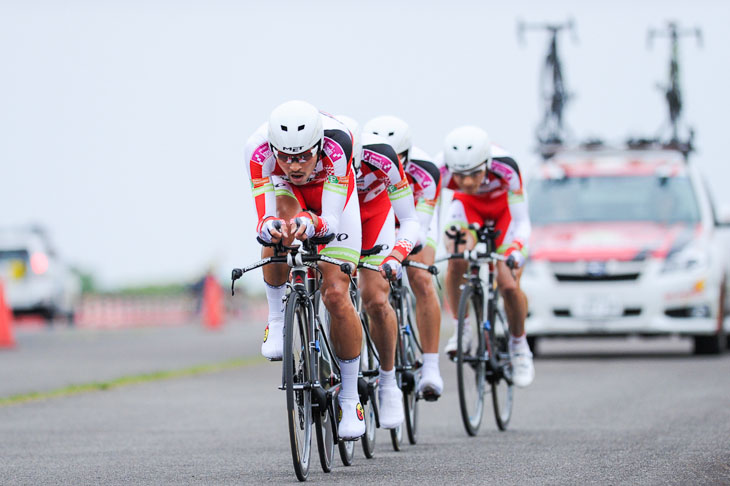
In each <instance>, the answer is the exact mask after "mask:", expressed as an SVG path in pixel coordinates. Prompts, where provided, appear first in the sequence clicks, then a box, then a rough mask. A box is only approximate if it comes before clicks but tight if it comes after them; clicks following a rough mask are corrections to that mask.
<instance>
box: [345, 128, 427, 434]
mask: <svg viewBox="0 0 730 486" xmlns="http://www.w3.org/2000/svg"><path fill="white" fill-rule="evenodd" d="M337 118H338V119H339V120H340V121H342V122H344V123H345V125H347V127H348V128H349V129H350V132H352V134H353V140H354V141H355V150H354V155H353V164H354V167H355V170H356V172H357V192H358V198H359V200H360V219H361V221H362V247H363V249H364V250H365V249H368V250H369V249H371V248H373V247H375V246H377V245H382V246H383V249H382V250H381V251H380V253H378V254H376V255H368V256H363V257H361V258H360V260H361V261H363V262H366V263H370V264H373V265H380V266H381V268H384V267H385V266H386V265H388V266H390V267H391V269H392V275H393V277H394V278H398V277H400V276H401V272H402V266H401V262H402V261H403V260H404V259H405V258H406V257H407V256H408V255H409V254H410V252H411V250H412V249H413V247H414V245H415V243H416V240H417V239H418V232H419V223H418V218H417V217H416V209H415V206H414V203H413V192H412V191H411V187H410V185H409V184H408V179H407V178H406V175H405V172H404V171H403V166H402V165H401V163H400V162H399V160H398V155H397V154H396V152H395V150H394V149H393V147H392V146H390V144H388V142H387V141H386V140H385V139H384V138H382V137H379V136H377V135H373V134H372V133H365V134H361V133H360V129H359V125H358V123H357V122H356V121H355V120H353V119H352V118H350V117H346V116H341V115H340V116H338V117H337ZM396 217H397V218H398V221H399V222H400V231H399V232H398V239H397V240H396V235H395V218H396ZM383 273H384V271H383ZM383 276H385V275H383ZM360 287H361V290H362V302H363V305H364V306H365V310H366V311H367V313H368V316H369V317H370V323H371V334H372V337H373V341H374V342H375V346H376V347H377V349H378V355H379V357H380V370H379V382H378V383H379V384H378V394H379V397H378V398H379V402H380V408H379V410H380V426H381V427H383V428H386V429H391V428H395V427H397V426H398V425H400V424H401V423H403V419H404V412H403V394H402V393H401V391H400V389H399V388H398V384H397V383H396V379H395V347H396V340H397V322H396V317H395V311H394V310H393V308H392V307H391V305H390V302H389V299H388V295H389V292H390V286H389V285H388V283H387V282H386V281H385V280H384V279H383V278H381V276H380V275H376V274H374V273H373V272H361V273H360Z"/></svg>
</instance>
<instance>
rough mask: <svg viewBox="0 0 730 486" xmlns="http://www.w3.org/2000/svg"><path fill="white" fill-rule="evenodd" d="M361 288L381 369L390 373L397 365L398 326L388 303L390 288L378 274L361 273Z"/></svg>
mask: <svg viewBox="0 0 730 486" xmlns="http://www.w3.org/2000/svg"><path fill="white" fill-rule="evenodd" d="M360 288H361V292H362V293H361V296H362V302H363V305H364V306H365V311H366V312H367V313H368V317H370V334H371V335H372V337H373V342H374V343H375V347H376V348H377V349H378V355H379V356H380V367H381V368H382V369H383V370H385V371H390V370H392V369H393V366H394V365H395V342H396V333H397V328H396V326H397V324H396V319H395V311H394V310H393V308H392V307H391V306H390V302H388V294H389V292H390V286H389V285H388V282H387V281H386V280H385V279H384V278H383V277H382V276H381V275H380V273H377V272H370V271H362V272H360Z"/></svg>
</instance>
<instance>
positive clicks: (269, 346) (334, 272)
mask: <svg viewBox="0 0 730 486" xmlns="http://www.w3.org/2000/svg"><path fill="white" fill-rule="evenodd" d="M245 156H246V162H247V164H248V169H249V176H250V178H251V187H252V188H253V195H254V199H255V202H256V210H257V212H258V217H259V223H258V225H257V233H258V235H259V237H260V238H261V239H263V240H264V241H267V242H274V243H275V242H278V241H280V240H282V239H283V241H284V243H285V244H290V243H291V241H292V240H293V239H295V238H296V239H299V240H305V239H307V238H311V237H313V236H317V237H319V236H328V235H331V234H336V235H337V237H336V238H335V239H334V240H332V242H331V243H329V244H327V246H326V247H325V248H324V249H322V250H321V251H320V253H321V254H323V255H328V256H331V257H333V258H337V259H339V260H343V261H347V262H350V263H352V264H353V265H354V266H357V262H358V260H359V258H360V240H361V229H360V208H359V205H358V200H357V194H356V192H355V176H354V173H353V171H352V164H351V157H352V138H351V136H350V133H349V132H348V130H347V128H345V126H344V125H342V123H340V122H339V121H337V120H336V119H334V118H332V117H331V116H328V115H325V114H323V113H320V112H319V111H318V110H317V109H316V108H315V107H313V106H312V105H310V104H309V103H305V102H303V101H289V102H287V103H284V104H282V105H280V106H278V107H276V108H275V109H274V111H272V112H271V116H270V117H269V121H268V123H265V124H264V125H262V126H261V127H260V128H259V129H258V130H257V131H256V132H255V133H254V134H253V135H252V136H251V137H250V138H249V139H248V141H247V143H246V149H245ZM295 218H299V219H300V221H301V220H304V221H305V224H302V225H300V226H299V227H298V228H297V225H296V223H295V222H294V219H295ZM277 222H278V224H280V225H281V226H280V229H278V228H277V224H276V223H277ZM272 254H273V250H272V249H271V248H269V247H264V248H263V250H262V256H263V257H267V256H271V255H272ZM319 269H320V271H321V272H322V277H323V283H322V287H321V291H322V300H323V301H324V304H325V307H326V308H327V310H328V311H329V313H330V315H331V316H332V326H331V329H330V332H331V336H332V343H333V345H334V350H335V354H336V355H337V358H338V360H339V364H340V371H341V378H342V388H341V392H340V394H339V401H340V406H341V408H342V417H341V421H340V424H339V427H338V432H339V435H340V437H341V438H343V439H355V438H357V437H360V436H361V435H362V434H364V433H365V422H364V421H363V418H362V416H361V415H359V414H358V409H360V410H361V405H360V400H359V395H358V390H357V380H358V371H359V361H360V343H361V342H362V328H361V326H360V319H359V317H358V315H357V312H356V311H355V308H354V307H353V305H352V302H351V301H350V297H349V291H348V289H349V284H350V282H349V278H348V276H347V275H345V274H343V273H342V272H341V271H340V268H339V267H338V266H336V265H332V264H329V263H325V262H322V263H320V264H319ZM263 272H264V281H265V283H266V297H267V299H268V301H269V316H268V325H267V327H266V331H265V333H264V342H263V344H262V345H261V354H263V355H264V356H265V357H266V358H268V359H270V360H281V357H282V352H283V340H284V337H283V334H284V308H283V297H284V293H285V288H286V281H287V278H288V275H289V267H288V266H287V265H286V264H277V265H267V266H265V267H264V268H263Z"/></svg>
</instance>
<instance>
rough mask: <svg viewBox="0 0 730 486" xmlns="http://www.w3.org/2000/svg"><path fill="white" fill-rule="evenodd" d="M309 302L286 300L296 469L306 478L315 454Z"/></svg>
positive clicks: (286, 348) (289, 404) (287, 374)
mask: <svg viewBox="0 0 730 486" xmlns="http://www.w3.org/2000/svg"><path fill="white" fill-rule="evenodd" d="M308 304H309V302H308V301H307V300H306V299H305V298H303V297H301V296H299V295H297V294H296V293H292V294H291V295H290V298H289V300H288V302H287V304H286V318H285V323H286V324H285V328H286V329H285V338H284V339H285V340H284V353H283V359H282V363H283V364H282V366H283V367H284V373H283V374H284V386H285V388H286V407H287V422H288V423H289V442H290V445H291V453H292V459H293V461H294V472H295V473H296V475H297V478H299V480H300V481H306V480H307V475H308V474H309V464H310V457H311V454H312V424H313V417H312V389H311V385H312V382H313V380H312V367H311V363H312V357H311V355H310V348H309V337H308V336H309V330H310V329H311V328H312V326H311V321H312V319H314V316H312V315H311V311H310V310H311V309H310V306H309V305H308Z"/></svg>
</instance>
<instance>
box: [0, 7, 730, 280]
mask: <svg viewBox="0 0 730 486" xmlns="http://www.w3.org/2000/svg"><path fill="white" fill-rule="evenodd" d="M596 3H597V2H581V1H567V0H565V1H551V2H544V1H521V2H486V1H459V0H451V1H448V2H426V1H367V2H365V1H363V2H350V1H347V2H346V1H341V0H338V1H328V2H306V1H294V0H293V1H261V2H244V1H238V0H237V1H233V0H231V1H199V2H192V1H169V2H165V1H154V0H148V1H124V2H121V1H119V2H104V1H91V0H89V1H71V0H66V1H63V2H56V1H46V2H39V1H32V0H23V1H21V0H17V1H7V0H2V1H0V66H1V68H0V69H2V71H1V72H0V208H1V209H0V225H6V224H18V223H24V222H29V221H32V222H39V223H42V224H44V225H45V226H47V227H48V229H49V230H50V232H51V234H52V236H53V237H54V239H55V241H56V242H57V246H58V247H59V250H60V252H61V253H62V254H65V255H67V256H68V258H69V259H70V260H71V261H73V262H74V263H75V264H77V265H78V266H80V267H82V268H85V269H87V270H90V271H93V272H94V273H95V274H96V275H97V276H98V278H99V279H100V281H101V282H102V283H103V284H104V285H106V286H110V287H114V286H119V285H128V284H137V283H154V282H161V281H169V280H173V279H180V280H189V279H192V278H193V277H194V276H195V275H196V274H198V273H199V272H202V271H203V270H204V269H205V268H206V266H208V265H210V264H214V265H216V268H217V271H218V272H219V273H220V274H221V275H225V274H227V273H228V271H229V269H230V267H231V266H232V265H234V264H239V265H242V264H245V263H248V262H251V261H253V260H255V259H256V256H257V254H258V249H257V247H256V243H255V241H254V239H253V228H254V226H255V219H256V218H255V210H254V206H253V201H252V197H251V194H250V189H249V185H248V181H247V175H246V169H245V164H244V160H243V155H242V152H243V144H244V142H245V140H246V138H247V137H248V136H249V135H250V134H251V133H252V132H253V131H254V130H255V129H256V127H257V126H259V125H260V124H261V123H262V122H263V121H265V120H266V118H267V117H268V115H269V113H270V111H271V110H272V108H274V106H276V105H277V104H279V103H281V102H283V101H286V100H289V99H294V98H298V99H304V100H308V101H310V102H311V103H313V104H315V105H316V106H318V107H319V108H320V109H322V110H325V111H328V112H330V113H343V114H348V115H350V116H353V117H355V118H357V119H359V120H360V121H361V123H362V122H364V121H366V120H367V119H369V118H371V117H373V116H376V115H380V114H395V115H398V116H400V117H402V118H403V119H405V120H406V121H408V122H409V123H410V125H411V126H412V129H413V132H414V138H415V143H416V144H417V145H419V146H421V147H422V148H423V149H425V150H426V151H428V152H431V153H435V152H436V151H438V150H439V149H440V146H441V142H442V140H443V137H444V135H445V134H446V133H447V132H448V131H449V130H450V129H452V128H454V127H455V126H458V125H462V124H465V123H472V124H477V125H480V126H482V127H484V128H485V129H486V130H487V131H488V132H490V134H491V135H492V138H493V139H495V140H496V141H497V142H498V143H500V145H503V146H504V147H505V148H507V149H508V150H510V151H511V152H512V153H513V154H514V155H515V157H516V158H517V159H518V161H519V162H521V163H522V164H523V165H527V164H528V163H531V162H532V161H534V160H535V155H534V153H533V148H534V135H533V133H534V128H535V125H536V124H537V122H538V120H539V117H540V113H541V111H540V110H541V104H540V102H539V99H538V70H539V67H540V64H541V62H542V60H543V57H544V54H545V48H546V42H547V37H546V35H545V34H544V33H529V34H528V35H527V37H526V43H525V44H524V45H521V44H520V43H519V42H518V40H517V36H516V21H517V19H519V18H522V19H524V20H530V21H563V20H565V19H567V18H568V17H569V16H572V17H573V18H574V19H575V22H576V26H577V36H578V42H573V40H572V39H571V38H570V37H565V38H563V39H561V41H562V44H561V54H562V56H563V61H564V63H565V76H566V80H567V83H568V88H569V90H570V91H572V92H574V93H575V97H574V99H573V101H572V102H571V104H570V105H569V106H568V107H567V109H566V120H567V123H568V124H569V125H570V127H571V128H572V130H573V131H574V132H575V133H576V135H577V136H578V137H579V138H584V137H587V136H602V137H606V138H609V139H623V138H625V137H626V136H627V135H630V134H637V133H638V134H645V135H652V134H654V133H655V132H656V131H657V130H658V128H659V127H660V126H661V124H662V123H663V122H664V121H665V118H666V107H665V105H664V100H663V97H662V95H661V93H660V92H659V91H658V90H656V88H655V85H656V83H658V82H664V81H665V79H666V73H667V62H668V43H667V41H666V40H657V41H656V42H655V43H654V46H653V48H652V49H647V46H646V35H647V29H648V28H649V27H662V26H664V25H665V21H666V20H669V19H677V20H679V21H680V22H681V24H682V25H684V26H688V27H693V26H700V27H701V28H702V29H703V32H704V47H702V48H699V47H698V46H697V43H696V42H695V41H694V40H691V41H689V40H688V41H685V42H683V44H682V46H681V54H682V70H683V71H682V81H683V85H684V89H685V91H684V96H685V108H686V110H685V116H686V119H687V121H688V122H689V123H691V124H692V125H694V126H695V128H696V130H697V146H698V152H697V154H696V157H695V160H696V161H697V163H698V164H699V165H700V166H701V167H702V169H703V170H704V171H705V172H706V173H707V174H708V176H709V178H710V180H711V182H712V185H713V188H714V191H715V194H716V198H717V199H718V200H719V201H721V202H724V203H726V204H730V191H728V190H727V181H728V180H730V157H729V156H728V148H727V147H728V145H727V140H728V134H727V133H728V130H727V117H728V113H730V95H729V94H728V89H729V88H728V86H730V80H729V79H728V75H729V73H730V55H728V51H727V46H729V45H730V31H729V29H728V27H727V26H728V22H729V21H730V6H729V5H730V2H720V1H698V0H695V1H692V2H687V1H683V2H678V1H646V2H637V1H612V2H601V3H600V5H599V6H596ZM547 4H550V7H548V6H547Z"/></svg>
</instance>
